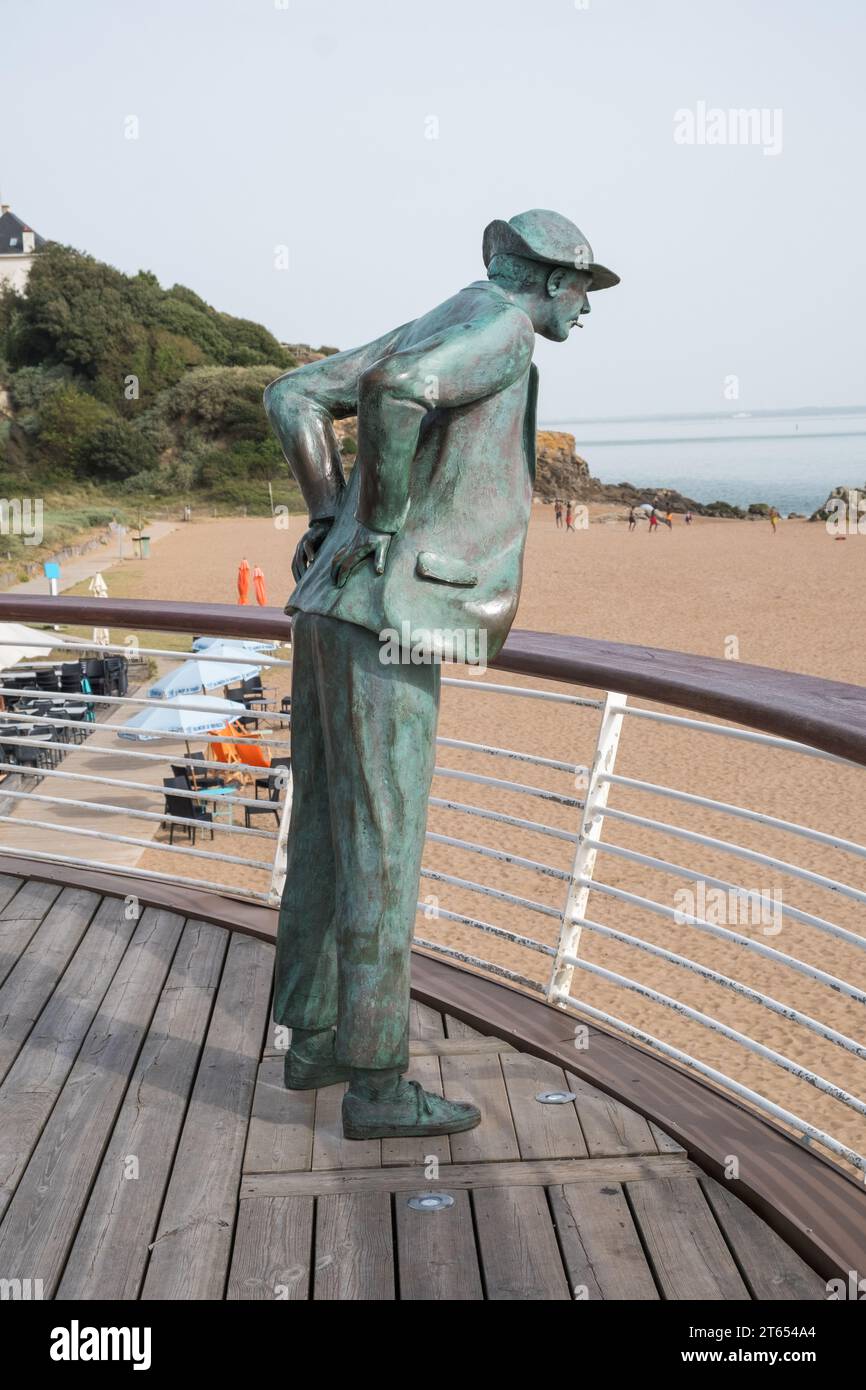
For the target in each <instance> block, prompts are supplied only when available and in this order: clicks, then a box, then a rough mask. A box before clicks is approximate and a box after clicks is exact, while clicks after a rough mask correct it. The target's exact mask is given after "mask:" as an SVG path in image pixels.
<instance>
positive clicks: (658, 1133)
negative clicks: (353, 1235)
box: [649, 1120, 686, 1154]
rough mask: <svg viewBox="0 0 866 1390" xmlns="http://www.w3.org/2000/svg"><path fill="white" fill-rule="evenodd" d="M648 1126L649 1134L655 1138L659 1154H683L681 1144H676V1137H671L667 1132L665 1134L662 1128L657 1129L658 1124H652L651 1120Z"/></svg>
mask: <svg viewBox="0 0 866 1390" xmlns="http://www.w3.org/2000/svg"><path fill="white" fill-rule="evenodd" d="M649 1127H650V1134H651V1135H652V1137H653V1139H654V1140H655V1143H656V1148H657V1149H658V1151H659V1153H660V1154H684V1153H685V1152H686V1150H685V1149H684V1148H683V1146H682V1144H678V1143H677V1141H676V1139H672V1138H671V1136H670V1135H669V1134H665V1132H664V1130H663V1129H659V1127H658V1125H656V1124H653V1122H652V1120H650V1122H649Z"/></svg>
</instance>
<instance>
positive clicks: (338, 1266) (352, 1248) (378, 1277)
mask: <svg viewBox="0 0 866 1390" xmlns="http://www.w3.org/2000/svg"><path fill="white" fill-rule="evenodd" d="M313 1297H314V1298H315V1299H316V1300H318V1301H319V1302H321V1301H322V1300H326V1299H340V1300H343V1299H350V1300H352V1301H356V1300H360V1301H362V1302H371V1301H378V1300H382V1299H393V1297H394V1251H393V1247H392V1229H391V1198H390V1197H389V1196H388V1194H387V1192H353V1193H348V1194H344V1195H342V1196H329V1197H321V1198H320V1199H319V1201H318V1203H317V1211H316V1241H315V1257H314V1275H313Z"/></svg>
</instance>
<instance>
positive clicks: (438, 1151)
mask: <svg viewBox="0 0 866 1390" xmlns="http://www.w3.org/2000/svg"><path fill="white" fill-rule="evenodd" d="M406 1075H407V1077H409V1078H410V1079H411V1080H412V1081H420V1083H421V1085H422V1086H423V1087H424V1089H425V1090H426V1091H433V1092H435V1093H436V1094H437V1095H441V1094H442V1073H441V1071H440V1069H439V1058H438V1057H435V1056H433V1057H431V1056H426V1057H411V1058H410V1060H409V1070H408V1071H407V1073H406ZM381 1143H382V1167H383V1168H393V1167H403V1168H416V1169H417V1171H418V1181H419V1182H422V1183H423V1182H424V1181H425V1179H424V1169H425V1168H429V1164H430V1160H431V1159H432V1160H433V1161H434V1163H440V1164H441V1163H450V1162H451V1145H450V1144H449V1142H448V1135H447V1134H434V1135H430V1136H429V1137H428V1138H427V1139H383V1140H382V1141H381Z"/></svg>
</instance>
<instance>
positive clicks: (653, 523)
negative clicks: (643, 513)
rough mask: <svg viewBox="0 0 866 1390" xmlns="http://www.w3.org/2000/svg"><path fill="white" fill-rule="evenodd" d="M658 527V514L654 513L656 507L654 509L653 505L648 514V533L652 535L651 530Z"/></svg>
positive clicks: (655, 529)
mask: <svg viewBox="0 0 866 1390" xmlns="http://www.w3.org/2000/svg"><path fill="white" fill-rule="evenodd" d="M658 529H659V519H658V516H657V515H656V509H655V507H653V509H652V511H651V512H650V514H649V533H650V535H652V533H653V531H657V530H658Z"/></svg>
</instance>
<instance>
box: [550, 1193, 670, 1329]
mask: <svg viewBox="0 0 866 1390" xmlns="http://www.w3.org/2000/svg"><path fill="white" fill-rule="evenodd" d="M549 1197H550V1205H551V1209H552V1211H553V1218H554V1221H555V1222H556V1229H557V1233H558V1235H559V1243H560V1246H561V1247H562V1255H563V1259H564V1260H565V1267H566V1269H567V1271H568V1278H569V1283H570V1285H571V1292H572V1296H573V1297H574V1298H576V1299H589V1300H592V1299H597V1298H602V1299H627V1300H630V1301H641V1300H648V1299H657V1298H658V1296H659V1293H658V1289H657V1288H656V1285H655V1280H654V1279H653V1276H652V1271H651V1270H650V1267H649V1265H648V1264H647V1261H646V1256H645V1255H644V1252H643V1247H642V1246H641V1243H640V1237H639V1236H638V1233H637V1230H636V1228H635V1224H634V1221H633V1220H632V1215H631V1212H630V1211H629V1206H628V1202H627V1201H626V1196H625V1193H624V1192H623V1189H622V1186H621V1185H620V1184H619V1183H610V1182H594V1183H568V1184H567V1185H564V1186H560V1187H551V1189H550V1191H549Z"/></svg>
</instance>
